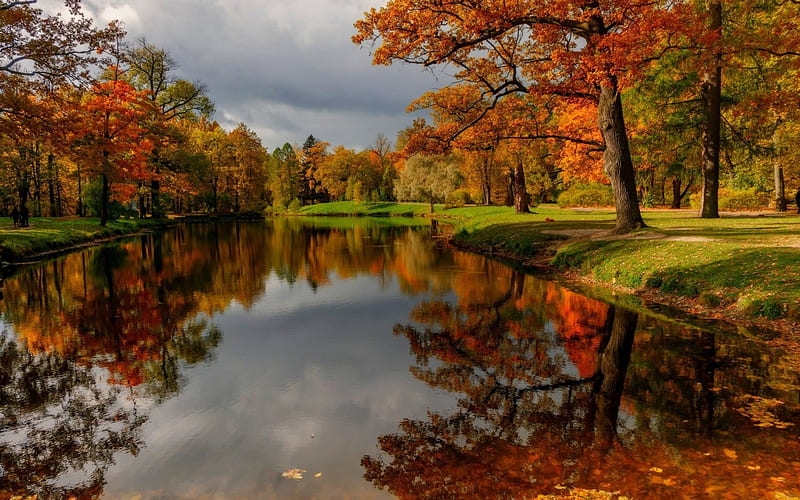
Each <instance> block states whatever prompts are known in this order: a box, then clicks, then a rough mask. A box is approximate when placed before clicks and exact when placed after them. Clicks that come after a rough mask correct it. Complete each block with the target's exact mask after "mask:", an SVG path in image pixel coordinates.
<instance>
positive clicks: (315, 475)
mask: <svg viewBox="0 0 800 500" xmlns="http://www.w3.org/2000/svg"><path fill="white" fill-rule="evenodd" d="M314 477H322V472H317V473H316V474H314Z"/></svg>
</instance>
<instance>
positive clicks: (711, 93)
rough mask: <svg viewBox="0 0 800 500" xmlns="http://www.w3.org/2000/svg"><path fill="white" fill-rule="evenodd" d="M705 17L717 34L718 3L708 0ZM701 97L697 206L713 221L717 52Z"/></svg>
mask: <svg viewBox="0 0 800 500" xmlns="http://www.w3.org/2000/svg"><path fill="white" fill-rule="evenodd" d="M709 13H710V15H711V20H710V23H709V26H708V28H709V30H710V31H717V30H719V29H720V28H721V27H722V3H721V2H720V0H711V2H710V4H709ZM701 95H702V98H703V107H704V109H705V123H704V124H703V147H702V162H703V198H702V200H701V204H700V217H702V218H704V219H716V218H718V217H719V152H720V122H721V109H722V108H721V102H722V57H721V56H720V54H719V52H717V54H716V55H715V56H714V62H713V63H712V67H711V68H710V69H709V71H708V72H707V73H706V74H705V75H703V85H702V87H701Z"/></svg>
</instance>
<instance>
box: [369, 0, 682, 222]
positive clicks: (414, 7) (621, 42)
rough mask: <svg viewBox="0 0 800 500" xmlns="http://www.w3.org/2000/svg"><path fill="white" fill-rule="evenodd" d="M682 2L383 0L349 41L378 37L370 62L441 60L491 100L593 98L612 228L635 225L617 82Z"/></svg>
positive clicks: (668, 27) (624, 81)
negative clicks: (612, 201)
mask: <svg viewBox="0 0 800 500" xmlns="http://www.w3.org/2000/svg"><path fill="white" fill-rule="evenodd" d="M687 15H688V14H687V9H685V8H683V5H681V4H677V5H676V4H669V5H665V4H661V3H641V2H635V1H631V0H614V1H613V2H606V3H605V4H604V5H603V6H601V5H600V3H599V2H584V1H580V2H577V1H575V0H546V1H534V0H526V1H519V2H505V1H500V0H490V1H482V2H475V1H469V2H461V1H458V2H456V1H444V2H443V1H440V0H391V1H389V2H388V3H387V4H386V6H385V7H383V8H381V9H372V10H370V11H368V12H366V13H365V15H364V17H363V19H361V20H360V21H358V22H357V23H356V28H357V34H356V35H355V36H354V37H353V41H354V42H355V43H357V44H366V43H370V42H380V43H379V45H378V46H377V48H376V49H375V50H374V52H373V62H374V63H376V64H391V63H392V62H394V61H406V62H412V63H417V64H422V65H425V66H433V65H444V64H449V65H452V66H453V67H455V68H457V69H458V71H459V72H458V73H457V74H456V77H457V78H459V79H461V80H464V81H466V82H469V83H471V84H474V85H477V86H478V87H479V88H480V90H481V94H482V96H485V98H486V99H489V100H490V101H491V103H492V104H496V103H498V102H499V101H501V100H502V99H504V98H506V97H507V96H510V95H512V94H530V95H537V96H555V97H559V98H568V99H573V100H580V101H586V102H593V103H595V104H596V106H597V109H598V114H597V126H598V129H599V131H600V133H601V134H602V137H603V146H604V157H603V158H604V159H603V161H604V168H605V171H606V174H607V175H608V177H609V179H610V180H611V184H612V186H613V187H614V193H615V198H616V208H617V223H616V229H617V231H620V232H624V231H629V230H631V229H634V228H637V227H641V226H643V225H644V222H643V220H642V218H641V214H640V212H639V207H638V202H637V197H636V185H635V177H634V168H633V162H632V159H631V154H630V148H629V145H628V136H627V130H626V128H625V121H624V117H623V110H622V99H621V91H622V90H623V89H624V88H626V87H628V86H629V85H630V84H631V82H633V81H635V79H636V75H637V70H638V69H639V68H640V67H641V66H642V65H644V64H645V63H646V62H647V61H648V60H649V58H651V57H652V56H653V51H654V48H657V47H660V46H661V44H662V40H664V39H667V38H668V37H669V36H670V34H671V33H672V32H673V31H680V30H683V29H686V26H687V23H686V20H685V18H686V16H687Z"/></svg>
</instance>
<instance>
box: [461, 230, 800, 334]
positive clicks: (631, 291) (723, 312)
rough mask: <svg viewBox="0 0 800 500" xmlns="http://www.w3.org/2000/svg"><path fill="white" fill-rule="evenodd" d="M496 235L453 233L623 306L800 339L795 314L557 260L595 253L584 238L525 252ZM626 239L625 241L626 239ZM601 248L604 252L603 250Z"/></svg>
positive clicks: (490, 253) (476, 248)
mask: <svg viewBox="0 0 800 500" xmlns="http://www.w3.org/2000/svg"><path fill="white" fill-rule="evenodd" d="M495 231H496V228H495ZM491 234H496V233H495V232H494V231H486V230H481V229H476V230H474V231H473V232H471V233H469V234H464V233H457V232H455V233H453V234H452V235H451V236H450V237H449V238H448V241H449V243H450V244H452V245H453V246H454V247H456V248H458V249H460V250H464V251H469V252H474V253H478V254H481V255H485V256H487V257H495V258H497V257H499V258H500V259H503V260H508V261H511V262H515V263H517V264H520V265H522V266H524V267H526V268H529V269H532V270H534V271H535V272H536V273H537V274H542V275H544V276H546V277H549V278H552V279H555V280H557V281H560V282H563V283H565V284H567V285H569V286H571V287H574V288H586V287H592V288H597V287H599V288H601V289H602V291H601V293H600V295H601V297H600V298H601V299H602V300H605V301H608V302H611V303H615V304H618V305H621V306H623V307H627V308H631V309H639V308H645V309H648V310H652V309H653V307H656V308H663V307H666V308H669V309H670V310H672V311H671V313H670V315H671V316H674V315H675V313H676V312H679V313H680V315H682V316H684V318H685V319H686V320H687V321H688V322H692V321H698V320H699V321H704V320H711V321H715V322H721V323H725V324H728V325H730V326H731V327H733V328H739V327H742V328H745V329H759V330H766V331H769V332H772V335H770V336H771V337H778V336H781V337H783V340H791V341H792V343H795V342H800V324H799V323H798V322H797V321H793V320H792V319H789V318H777V319H768V318H764V317H759V316H757V315H754V314H749V313H747V312H746V311H742V310H737V309H735V308H732V307H731V306H730V305H720V306H714V305H711V304H708V303H704V301H703V300H702V299H701V298H700V297H698V296H689V295H681V294H676V293H665V292H661V291H659V290H657V289H653V288H647V287H641V288H630V287H625V286H620V285H617V284H615V283H613V282H609V281H604V280H600V279H597V278H596V277H594V276H591V275H589V274H585V273H584V272H583V271H582V270H581V268H579V267H570V266H569V265H559V264H557V263H556V262H557V261H558V260H559V257H561V255H562V252H563V251H564V250H566V249H569V250H570V253H571V255H572V256H573V257H578V258H579V259H580V258H581V257H587V256H589V255H591V254H590V253H588V252H587V253H585V254H583V255H581V252H580V251H576V250H575V248H574V245H573V244H575V243H579V242H583V241H585V238H583V237H566V238H543V240H542V241H541V242H539V243H537V244H535V245H533V246H532V248H531V253H528V254H520V253H518V252H515V251H513V250H511V251H509V250H507V249H506V248H505V247H506V246H507V245H506V243H507V242H506V241H505V240H502V239H494V240H492V238H491ZM474 239H482V240H483V242H482V243H475V242H473V241H471V240H474ZM622 244H623V245H624V242H623V243H622ZM597 252H599V254H602V251H597ZM778 342H780V341H778Z"/></svg>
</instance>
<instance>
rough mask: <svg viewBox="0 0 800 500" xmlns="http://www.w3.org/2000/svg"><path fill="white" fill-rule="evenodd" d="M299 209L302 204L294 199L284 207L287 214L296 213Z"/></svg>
mask: <svg viewBox="0 0 800 500" xmlns="http://www.w3.org/2000/svg"><path fill="white" fill-rule="evenodd" d="M301 208H303V202H302V201H300V200H299V199H297V198H295V199H293V200H292V201H291V202H289V206H288V207H286V210H287V211H288V212H297V211H298V210H300V209H301Z"/></svg>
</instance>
